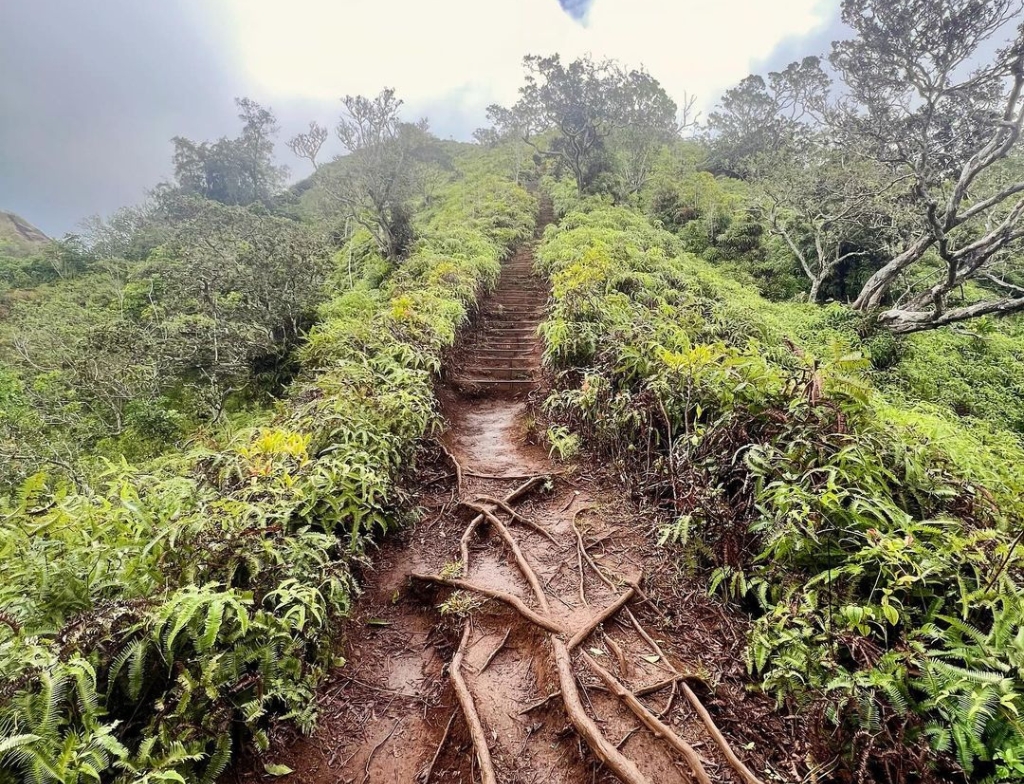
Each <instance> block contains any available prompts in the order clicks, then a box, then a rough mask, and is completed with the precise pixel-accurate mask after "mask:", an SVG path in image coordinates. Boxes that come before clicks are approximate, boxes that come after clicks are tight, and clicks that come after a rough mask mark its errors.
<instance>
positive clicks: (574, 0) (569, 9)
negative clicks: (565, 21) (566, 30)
mask: <svg viewBox="0 0 1024 784" xmlns="http://www.w3.org/2000/svg"><path fill="white" fill-rule="evenodd" d="M591 2H593V0H558V4H559V5H560V6H562V10H563V11H565V12H566V13H567V14H569V16H571V17H572V18H573V19H575V20H576V21H577V22H582V21H583V18H584V17H585V16H586V15H587V11H588V10H589V9H590V4H591Z"/></svg>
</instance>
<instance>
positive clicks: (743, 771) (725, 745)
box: [572, 510, 764, 784]
mask: <svg viewBox="0 0 1024 784" xmlns="http://www.w3.org/2000/svg"><path fill="white" fill-rule="evenodd" d="M580 511H583V510H580ZM572 527H573V530H574V531H575V532H576V535H577V537H580V538H581V539H582V535H581V534H580V531H579V528H578V527H577V525H576V517H575V516H574V517H573V520H572ZM583 552H584V556H585V558H586V561H587V563H588V564H589V565H590V568H591V569H593V570H594V574H596V575H597V576H598V578H599V579H600V580H601V581H602V582H603V583H604V584H605V585H606V586H608V587H609V588H611V589H612V590H614V589H615V584H614V583H613V582H612V581H611V580H610V579H608V577H607V576H606V575H605V574H604V572H603V571H602V570H601V569H600V568H599V567H598V565H597V564H596V563H595V562H594V559H593V558H592V557H591V555H590V553H589V552H587V551H586V549H585V548H584V551H583ZM626 617H627V618H629V620H630V622H631V623H632V624H633V628H634V629H636V631H637V634H639V635H640V636H641V637H642V638H643V640H644V641H645V642H646V643H647V644H648V645H650V646H651V650H652V651H653V652H654V653H655V654H657V656H658V658H659V661H660V662H662V663H663V665H664V667H665V668H666V669H667V670H668V671H669V672H671V673H672V675H673V678H672V680H671V683H672V685H673V686H675V685H676V683H678V685H679V688H680V689H681V690H682V692H683V696H685V697H686V701H687V702H689V703H690V707H692V708H693V709H694V711H696V713H697V715H698V716H699V717H700V720H701V722H702V723H703V724H704V728H705V729H706V730H707V731H708V734H709V735H710V736H711V738H712V740H714V742H715V745H716V746H717V747H718V750H719V751H721V752H722V756H724V757H725V759H726V762H728V763H729V766H730V767H731V768H732V769H733V770H734V771H735V772H736V775H737V776H739V777H740V779H741V780H742V781H743V782H744V784H764V782H762V781H761V779H759V778H758V777H757V776H755V775H754V773H753V772H752V771H751V770H750V768H748V767H747V766H746V765H745V764H744V763H743V760H741V759H740V758H739V756H737V754H736V752H735V751H734V750H733V748H732V745H731V744H730V743H729V741H728V740H726V738H725V736H724V735H723V734H722V732H721V730H719V729H718V726H717V725H716V724H715V722H714V719H712V718H711V714H710V713H708V710H707V708H705V707H704V704H703V703H702V702H701V701H700V699H699V698H698V697H697V695H696V694H695V693H694V691H693V689H691V688H690V686H689V684H687V683H686V681H685V678H686V675H685V674H684V673H681V672H680V671H679V670H678V669H677V668H676V667H675V666H674V665H673V664H672V662H671V661H669V659H668V657H667V656H665V652H664V651H663V650H662V649H661V646H659V645H658V643H657V642H655V640H654V638H653V637H652V636H651V635H650V634H649V633H648V632H647V630H646V629H645V628H644V626H643V624H641V623H640V621H639V619H638V618H637V617H636V616H635V615H634V614H633V612H632V611H631V610H630V609H629V608H626ZM666 685H668V682H666V683H664V684H660V685H658V686H657V688H652V690H651V691H650V692H648V693H653V692H654V691H657V690H659V689H661V688H664V687H665V686H666ZM639 694H640V693H639V692H638V695H639ZM641 696H642V695H641ZM666 707H667V706H666Z"/></svg>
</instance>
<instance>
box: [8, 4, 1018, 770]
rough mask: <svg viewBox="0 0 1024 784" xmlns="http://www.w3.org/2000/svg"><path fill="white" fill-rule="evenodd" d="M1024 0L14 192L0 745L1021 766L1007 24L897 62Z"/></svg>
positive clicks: (127, 751)
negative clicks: (740, 67)
mask: <svg viewBox="0 0 1024 784" xmlns="http://www.w3.org/2000/svg"><path fill="white" fill-rule="evenodd" d="M1008 2H1009V0H1007V3H1008ZM1021 2H1022V3H1024V0H1021ZM1007 3H1003V4H1002V5H999V4H998V3H996V4H994V0H979V2H978V3H972V4H970V8H969V13H966V12H956V13H953V11H955V9H952V10H951V8H952V4H949V5H947V6H944V8H945V9H946V10H947V11H950V13H949V14H946V13H939V14H936V13H935V12H934V10H933V9H932V6H931V5H930V4H921V3H911V2H910V0H889V2H887V3H881V2H879V1H878V0H845V2H844V8H845V9H846V10H847V11H848V13H847V19H848V22H849V24H851V25H852V28H851V29H852V30H853V34H854V35H855V38H854V40H852V41H847V42H840V44H841V45H838V44H837V47H836V50H835V52H834V55H835V57H834V58H833V60H834V65H835V68H836V69H838V70H837V71H836V72H835V73H834V74H830V73H825V72H823V71H822V70H821V67H820V62H819V61H818V60H817V59H816V58H814V57H808V58H806V59H805V60H803V61H801V62H800V63H794V64H793V65H791V66H790V67H789V68H787V69H786V70H785V71H784V72H780V73H773V74H769V75H768V79H767V81H765V79H764V78H762V77H761V76H757V75H753V76H751V77H749V78H748V79H747V80H744V82H742V83H741V84H740V85H739V86H738V87H736V88H734V90H733V91H731V92H730V94H729V95H727V96H726V97H725V98H724V99H723V101H722V106H721V107H720V109H721V111H718V112H715V113H713V114H712V116H711V117H710V118H709V124H708V126H707V129H708V132H707V133H706V134H698V135H696V136H694V137H693V138H684V135H683V133H682V131H681V129H680V127H679V125H678V120H679V117H680V114H681V112H680V107H679V106H677V104H676V103H675V102H674V100H673V99H672V98H671V97H670V96H669V95H668V94H667V92H666V91H665V89H664V88H663V87H662V86H661V85H660V83H658V82H657V80H656V79H654V77H653V76H652V75H650V74H649V73H647V72H646V71H643V70H640V71H635V70H629V69H627V68H625V67H623V66H620V65H619V64H618V63H616V62H614V61H609V62H605V61H602V60H595V59H593V58H592V57H589V56H587V57H583V58H581V59H579V60H576V61H575V62H572V63H565V62H563V61H562V60H561V59H560V58H559V56H558V55H553V56H548V57H538V56H527V57H526V58H524V61H523V64H524V69H525V74H524V81H523V84H522V87H521V89H520V91H519V100H518V101H517V102H516V103H515V104H514V105H513V106H511V107H500V106H492V107H490V108H489V109H488V112H487V115H488V119H489V120H490V121H491V122H492V127H489V128H484V129H479V130H478V131H477V132H476V133H475V134H474V138H475V139H476V143H473V144H470V143H457V142H452V141H449V142H444V141H442V140H440V139H438V138H437V137H436V136H435V135H434V134H433V133H431V131H430V128H429V125H428V123H427V122H426V121H425V120H424V121H420V122H416V123H412V122H409V121H408V117H407V114H406V112H407V110H403V104H402V101H401V100H400V99H399V98H398V97H397V96H396V94H395V91H394V90H393V89H384V90H382V91H381V92H380V93H378V94H377V95H375V96H370V97H367V96H352V95H348V96H345V97H344V98H343V99H342V101H341V110H340V111H341V113H340V116H338V117H335V118H319V120H316V119H314V120H313V121H312V122H310V124H309V131H308V132H306V133H300V134H299V135H297V136H296V137H294V138H292V139H290V140H289V141H288V147H289V149H291V150H292V152H294V153H295V155H296V156H298V157H300V158H302V159H304V160H307V161H308V162H309V164H310V165H311V166H312V167H313V169H314V174H313V175H312V176H311V177H309V178H308V179H307V180H305V181H304V182H303V183H302V184H300V185H299V186H296V187H295V188H292V189H289V188H287V187H286V182H287V180H286V171H285V169H284V167H282V166H281V165H280V162H279V161H278V159H277V158H276V156H275V150H274V145H275V139H276V138H277V134H278V124H277V120H276V118H275V116H274V114H273V112H272V111H270V109H269V108H265V107H264V106H261V105H260V104H258V103H256V102H255V101H253V100H251V99H248V98H241V99H237V100H236V106H237V109H238V119H239V121H240V129H239V131H238V135H237V136H235V137H229V136H222V137H220V138H219V139H217V140H215V141H203V140H192V139H189V138H185V137H181V136H176V137H174V138H173V140H172V144H173V154H172V157H171V160H172V165H173V180H172V181H170V182H164V183H160V184H158V185H157V186H156V187H155V188H154V189H153V190H152V191H151V192H150V196H149V197H148V199H147V201H146V202H145V203H143V204H141V205H138V206H132V207H125V208H123V209H121V210H119V211H117V212H116V213H114V214H113V215H111V216H109V217H107V218H105V219H96V220H94V221H90V223H89V224H88V228H87V230H86V231H84V232H83V235H82V236H80V237H79V236H75V237H65V238H64V239H62V240H60V241H58V242H52V243H49V244H46V238H45V237H44V236H43V235H42V233H41V232H38V231H37V230H35V229H33V228H32V227H31V226H30V225H29V224H27V223H25V222H24V221H22V220H21V219H19V218H16V217H14V216H11V215H8V214H6V213H5V214H4V215H3V219H4V223H3V224H2V226H3V227H5V231H6V232H7V234H8V235H9V236H10V237H11V238H12V239H11V242H12V247H14V243H16V244H17V246H18V248H19V249H20V250H18V251H17V252H19V253H25V254H27V255H25V256H23V257H14V256H10V255H4V254H3V253H0V306H2V318H0V464H2V465H4V467H5V470H4V471H3V472H0V564H3V567H2V569H3V572H2V576H3V579H0V784H21V782H30V783H31V784H37V783H41V784H81V783H84V782H87V781H88V782H100V783H102V784H129V782H131V783H132V784H172V783H173V784H186V783H188V784H191V782H202V784H217V783H218V782H220V784H229V783H230V784H256V783H257V782H260V783H262V782H265V781H268V780H269V778H268V777H280V778H281V779H282V780H283V781H284V782H285V784H288V783H289V782H302V784H328V783H330V784H334V782H338V781H346V782H353V783H354V782H360V784H374V783H375V782H393V781H397V782H403V783H404V782H413V781H415V782H417V784H455V782H459V784H477V782H479V783H480V784H519V783H522V784H527V782H538V781H543V782H546V783H549V784H578V782H587V781H589V782H593V784H598V783H600V784H611V783H612V782H616V781H617V782H620V783H621V784H691V782H697V783H698V784H797V783H798V782H800V784H804V783H807V784H812V783H813V784H817V783H818V782H836V784H953V783H954V782H956V783H957V784H1007V783H1008V782H1014V781H1024V728H1022V722H1021V716H1024V200H1021V199H1020V195H1021V194H1024V158H1022V157H1021V156H1019V155H1018V154H1017V151H1015V149H1014V148H1015V145H1016V144H1017V141H1018V139H1019V138H1020V137H1021V133H1022V131H1024V106H1021V104H1024V26H1022V27H1021V28H1020V29H1021V32H1020V35H1019V38H1018V39H1016V43H1015V44H1014V47H1013V48H1012V51H1013V52H1017V53H1019V59H1018V60H1017V61H1016V62H1015V64H1012V67H1011V66H1007V65H1006V64H1004V63H1002V62H1001V61H1000V63H997V64H996V65H994V66H993V70H991V71H988V72H986V73H985V77H984V79H983V80H982V82H981V83H979V84H975V85H973V86H972V85H970V84H968V85H967V87H964V86H963V85H959V84H950V83H948V79H949V74H948V73H946V72H945V71H942V73H936V74H932V76H933V77H934V78H928V79H921V80H917V82H915V84H914V86H915V89H917V90H921V91H927V90H930V89H931V87H932V85H933V84H940V85H941V84H942V83H943V80H946V82H947V83H946V84H945V87H942V89H940V90H939V91H938V93H937V94H936V95H932V96H931V97H930V98H929V97H928V96H924V98H926V99H928V100H930V101H931V103H927V102H922V101H921V100H917V99H912V100H903V98H904V97H905V96H904V92H905V85H904V83H903V81H901V80H900V79H899V78H897V77H894V76H893V74H897V75H898V74H900V73H902V72H903V71H902V70H901V69H902V68H904V66H905V65H906V62H904V61H899V62H894V61H893V58H897V59H899V58H901V57H902V58H907V59H909V60H910V61H912V64H913V65H914V66H915V68H917V69H918V70H922V69H923V70H925V71H928V70H929V69H936V68H938V66H937V65H936V64H937V63H939V64H941V63H945V62H947V59H948V56H949V52H947V51H945V50H943V48H942V47H944V46H946V45H947V44H948V42H950V41H956V42H957V46H960V45H961V42H966V43H964V44H963V46H964V51H968V52H970V51H975V50H977V51H979V52H981V51H984V49H983V48H980V47H981V44H984V43H986V41H987V37H988V35H989V33H990V32H991V30H993V29H997V28H998V27H999V26H1000V24H1002V22H1004V21H1006V19H1009V18H1011V17H1012V16H1014V14H1013V13H1011V12H1010V10H1009V9H1010V6H1009V5H1008V4H1007ZM862 7H863V8H868V10H870V11H871V13H870V14H867V15H865V14H862V13H854V12H855V11H857V10H858V8H861V10H863V8H862ZM1000 8H1002V9H1003V11H1005V12H1006V13H997V12H998V11H999V9H1000ZM986 9H987V10H986ZM1021 9H1022V10H1021V12H1020V14H1017V15H1018V16H1019V15H1021V14H1024V5H1022V6H1021ZM986 13H987V16H986ZM892 14H895V16H891V15H892ZM1004 17H1005V19H1004ZM979 19H980V21H979ZM878 20H881V21H880V22H879V21H878ZM986 20H987V21H986ZM876 22H878V24H881V23H882V22H885V23H886V24H888V27H887V28H885V29H881V28H879V27H878V26H877V25H876ZM972 31H973V32H972ZM900 36H903V37H902V38H900ZM972 36H973V37H972ZM921 47H925V48H926V51H923V52H922V50H921ZM929 47H931V48H929ZM972 47H973V49H972ZM932 49H935V50H936V51H932ZM954 54H955V53H954ZM979 56H980V55H979ZM865 62H867V63H874V64H875V66H874V67H875V70H876V71H877V73H873V74H868V76H869V77H870V78H872V79H881V80H882V82H881V83H878V84H873V83H872V84H864V83H863V82H861V81H859V79H860V78H861V77H862V76H864V74H863V71H864V70H865V69H862V68H859V67H854V66H857V65H858V64H860V63H865ZM844 63H845V65H846V66H847V68H846V70H843V68H844ZM1000 69H1003V70H1000ZM868 70H871V69H868ZM938 70H940V71H941V70H942V69H941V68H938ZM830 79H838V80H840V83H839V84H837V85H835V89H832V85H831V84H830V81H829V80H830ZM893 79H895V81H896V83H895V85H894V84H892V83H891V81H885V80H893ZM1000 80H1002V81H1000ZM999 85H1002V92H1001V91H1000V89H999ZM837 92H838V93H840V94H841V95H840V99H839V100H840V102H839V104H838V105H836V106H826V103H827V102H828V101H830V100H831V97H832V96H833V95H834V94H836V93H837ZM879 95H881V96H883V97H884V96H889V98H891V100H885V101H881V102H878V101H875V100H874V98H875V97H877V96H879ZM868 98H871V100H868ZM810 99H813V104H814V105H813V106H811V107H810V108H809V109H808V111H800V110H799V109H797V110H796V111H794V109H793V107H794V102H801V101H806V100H810ZM861 102H863V105H862V103H861ZM1001 102H1002V103H1006V104H1007V106H1003V107H1002V109H1001V110H999V111H996V110H997V109H999V107H1000V103H1001ZM823 106H824V107H825V109H827V111H822V112H816V111H814V110H815V109H817V108H821V107H823ZM921 107H924V109H921ZM919 109H921V111H920V112H919ZM682 114H685V112H682ZM993 118H996V119H995V120H993ZM998 118H1004V119H1001V120H999V119H998ZM1014 118H1015V119H1014ZM866 119H870V120H871V122H865V120H866ZM841 120H842V121H841ZM824 123H835V125H834V126H826V125H824ZM328 128H331V129H333V131H334V133H335V135H336V136H337V137H338V141H339V142H340V143H341V145H342V147H343V148H344V149H345V151H346V153H345V155H344V156H341V157H336V158H334V160H332V161H326V160H323V159H322V156H321V149H322V146H323V145H324V143H325V140H326V139H328V138H329V136H330V131H329V130H328ZM919 129H923V130H924V132H923V133H918V132H917V131H918V130H919ZM890 133H892V134H896V138H888V137H886V134H890ZM951 134H953V135H956V134H959V136H957V140H956V144H955V145H952V146H950V145H949V144H948V140H949V139H950V138H951ZM985 139H988V141H985ZM922 145H923V146H924V150H923V152H921V151H920V150H919V149H918V148H919V147H921V146H922ZM894 150H899V151H900V156H899V158H898V159H896V158H894V157H893V155H892V153H893V151H894ZM915 161H917V162H919V165H918V163H915ZM979 167H980V168H979ZM943 200H944V201H945V204H943ZM12 252H13V251H12Z"/></svg>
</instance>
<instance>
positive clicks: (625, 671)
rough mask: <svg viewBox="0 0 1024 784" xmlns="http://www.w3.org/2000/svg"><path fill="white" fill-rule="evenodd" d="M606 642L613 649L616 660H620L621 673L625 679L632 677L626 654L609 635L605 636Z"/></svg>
mask: <svg viewBox="0 0 1024 784" xmlns="http://www.w3.org/2000/svg"><path fill="white" fill-rule="evenodd" d="M604 641H605V642H606V643H608V647H609V648H611V649H612V653H614V654H615V658H616V659H618V660H619V672H621V673H622V677H623V678H628V677H629V676H630V667H629V661H628V660H627V659H626V654H624V653H623V652H622V648H621V647H620V646H619V644H618V643H617V642H615V640H613V639H612V638H611V637H610V636H609V635H608V634H605V635H604Z"/></svg>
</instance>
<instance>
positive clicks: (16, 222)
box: [0, 210, 50, 258]
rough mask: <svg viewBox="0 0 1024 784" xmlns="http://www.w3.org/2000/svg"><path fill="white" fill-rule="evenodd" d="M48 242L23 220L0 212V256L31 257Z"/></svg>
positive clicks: (45, 237) (40, 233) (38, 231)
mask: <svg viewBox="0 0 1024 784" xmlns="http://www.w3.org/2000/svg"><path fill="white" fill-rule="evenodd" d="M49 241H50V238H49V237H47V236H46V235H45V234H43V232H41V231H40V230H39V229H37V228H36V227H35V226H33V225H32V224H31V223H29V222H28V221H27V220H25V219H24V218H22V217H20V216H18V215H15V214H14V213H13V212H5V211H3V210H0V256H10V257H14V258H23V257H26V256H31V255H33V254H35V253H38V252H39V251H40V250H42V249H43V247H45V246H46V244H47V243H48V242H49Z"/></svg>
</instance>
